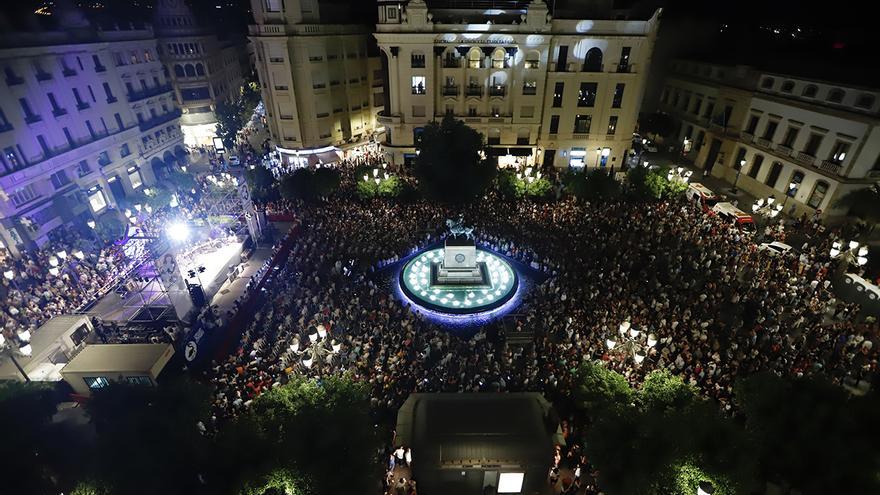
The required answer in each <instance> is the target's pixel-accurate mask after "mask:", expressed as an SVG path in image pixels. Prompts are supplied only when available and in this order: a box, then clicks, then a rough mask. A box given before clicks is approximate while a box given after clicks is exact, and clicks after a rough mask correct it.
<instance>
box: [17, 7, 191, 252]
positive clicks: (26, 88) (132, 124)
mask: <svg viewBox="0 0 880 495" xmlns="http://www.w3.org/2000/svg"><path fill="white" fill-rule="evenodd" d="M59 15H61V17H62V19H64V20H66V22H67V23H68V24H67V25H65V27H64V28H63V29H61V30H58V31H43V32H28V33H15V32H10V31H4V33H3V35H2V37H0V67H2V69H3V75H4V78H3V81H0V87H2V88H3V92H2V96H0V120H2V121H0V150H2V153H0V192H2V197H0V240H2V242H3V245H4V246H5V247H6V248H8V249H9V250H10V251H11V252H12V253H13V255H15V254H18V253H19V252H20V251H21V250H22V249H27V248H29V247H31V246H33V245H34V244H36V245H39V244H42V243H43V242H45V240H46V239H47V237H46V236H47V234H48V233H49V232H50V231H51V230H53V229H55V228H57V227H59V226H61V225H64V224H69V223H74V222H79V223H82V224H85V223H86V222H88V221H89V220H92V219H94V218H97V217H98V216H100V215H102V214H104V213H107V212H108V211H109V210H112V209H113V208H114V207H115V206H117V205H118V204H119V203H120V202H122V201H124V200H125V198H126V197H127V196H133V195H134V194H135V193H138V192H139V191H142V190H143V189H144V188H146V187H148V186H150V185H152V184H154V183H155V182H156V176H157V175H158V174H162V173H164V171H165V170H166V169H167V167H170V166H172V165H174V164H176V163H179V162H180V163H183V162H184V161H185V159H186V154H185V150H184V148H183V135H182V133H181V131H180V125H179V120H180V110H179V109H178V108H177V106H176V104H175V102H174V98H173V93H172V90H171V86H170V84H169V81H168V79H167V77H166V75H165V73H164V71H163V70H162V64H161V63H160V62H159V57H158V53H157V42H156V38H155V36H154V34H153V31H152V29H151V28H150V27H149V26H148V25H144V26H136V25H129V26H127V27H126V28H119V27H116V26H114V27H106V28H104V29H101V28H95V27H93V26H91V25H89V23H88V22H87V21H86V20H85V19H84V18H82V17H81V16H78V15H77V13H76V12H69V13H64V12H62V13H61V14H59Z"/></svg>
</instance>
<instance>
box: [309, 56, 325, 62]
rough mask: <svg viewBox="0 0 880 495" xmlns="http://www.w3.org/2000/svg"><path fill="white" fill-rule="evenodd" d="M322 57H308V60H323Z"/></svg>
mask: <svg viewBox="0 0 880 495" xmlns="http://www.w3.org/2000/svg"><path fill="white" fill-rule="evenodd" d="M323 61H324V57H309V62H323Z"/></svg>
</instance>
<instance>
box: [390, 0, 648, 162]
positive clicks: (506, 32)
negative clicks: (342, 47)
mask: <svg viewBox="0 0 880 495" xmlns="http://www.w3.org/2000/svg"><path fill="white" fill-rule="evenodd" d="M497 3H498V2H494V3H493V2H489V1H480V0H474V1H468V2H457V1H454V0H446V1H444V0H436V1H430V2H428V3H427V4H426V3H425V2H424V1H423V0H410V1H403V0H378V8H379V24H378V26H377V27H376V31H377V32H376V34H375V36H376V39H377V40H378V42H379V47H380V48H381V50H382V53H383V56H384V57H385V58H386V60H387V66H388V74H389V75H388V78H389V82H388V95H389V98H388V102H387V105H386V109H385V112H383V113H382V115H381V116H380V117H379V122H380V123H382V124H384V125H385V128H386V134H385V142H384V143H383V146H384V148H385V150H386V153H387V154H388V159H389V161H391V162H394V163H398V164H399V163H403V162H409V161H411V160H413V159H414V158H415V154H416V149H417V147H418V141H419V136H420V134H421V132H422V129H423V128H424V126H425V125H426V124H427V123H428V122H430V121H432V120H435V119H436V120H439V119H441V118H442V117H443V116H444V115H446V114H450V115H454V116H456V117H457V118H460V119H462V120H464V121H465V122H466V123H467V124H468V125H469V126H471V127H474V128H475V129H477V130H478V131H480V132H481V133H482V134H483V136H484V137H485V139H486V142H487V144H488V145H489V146H490V151H491V152H492V153H493V154H495V155H497V156H498V157H499V164H500V165H504V164H505V162H510V161H514V160H519V161H522V160H525V161H526V162H527V163H530V164H546V165H548V166H550V165H552V166H555V167H569V166H571V167H584V166H588V167H595V166H608V167H611V166H615V165H616V166H618V167H619V166H620V165H621V164H622V162H623V160H624V158H625V156H626V153H627V151H628V150H629V148H630V145H631V142H632V132H633V130H634V128H635V125H636V119H637V117H638V113H639V108H640V106H641V101H642V96H643V93H644V86H645V78H646V77H647V74H648V67H649V65H650V61H651V53H652V50H653V46H654V40H655V38H656V35H657V29H658V26H659V17H660V11H659V10H658V11H657V12H656V13H654V15H653V16H652V17H651V18H650V19H648V20H630V19H627V18H626V16H627V14H626V13H625V12H616V11H612V10H610V4H611V2H607V1H602V2H595V1H594V2H588V3H589V4H590V5H589V6H590V8H589V9H586V8H576V9H559V10H558V13H559V14H560V15H563V14H565V13H567V12H579V13H582V14H590V15H592V16H593V17H591V18H590V19H569V18H554V17H553V16H552V15H551V14H550V12H549V10H548V7H547V5H546V4H545V3H544V2H543V1H541V0H532V1H528V0H525V1H508V2H502V3H503V6H504V7H503V8H500V7H498V5H497ZM582 3H583V2H582Z"/></svg>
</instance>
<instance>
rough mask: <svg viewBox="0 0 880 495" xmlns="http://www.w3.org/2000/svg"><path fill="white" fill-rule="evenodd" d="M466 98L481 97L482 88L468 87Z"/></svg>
mask: <svg viewBox="0 0 880 495" xmlns="http://www.w3.org/2000/svg"><path fill="white" fill-rule="evenodd" d="M465 94H467V95H468V96H483V87H482V86H468V87H467V90H466V92H465Z"/></svg>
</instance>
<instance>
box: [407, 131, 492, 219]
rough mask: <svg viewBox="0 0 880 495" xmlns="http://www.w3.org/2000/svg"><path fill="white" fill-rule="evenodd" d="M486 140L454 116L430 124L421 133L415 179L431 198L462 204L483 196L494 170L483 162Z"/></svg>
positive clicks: (485, 161) (490, 164) (487, 163)
mask: <svg viewBox="0 0 880 495" xmlns="http://www.w3.org/2000/svg"><path fill="white" fill-rule="evenodd" d="M482 148H483V138H482V136H481V135H480V133H478V132H477V131H475V130H474V129H472V128H470V127H468V126H467V125H465V124H464V122H462V121H460V120H456V119H455V118H454V117H452V116H451V115H447V116H445V117H443V121H442V122H440V123H439V124H438V123H437V122H431V123H430V124H428V125H427V126H426V127H425V129H424V132H423V133H422V141H421V145H420V153H419V156H418V158H417V159H416V165H415V175H416V178H418V180H419V187H420V188H421V189H422V191H423V192H424V193H425V195H426V196H427V197H429V198H433V199H438V200H443V201H453V202H461V201H468V200H471V199H473V198H475V197H478V196H480V195H482V194H483V192H484V191H485V190H486V188H487V187H489V185H490V184H491V183H492V179H493V177H494V174H495V166H494V165H493V164H492V163H490V162H489V161H487V160H484V159H481V158H480V150H481V149H482Z"/></svg>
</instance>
